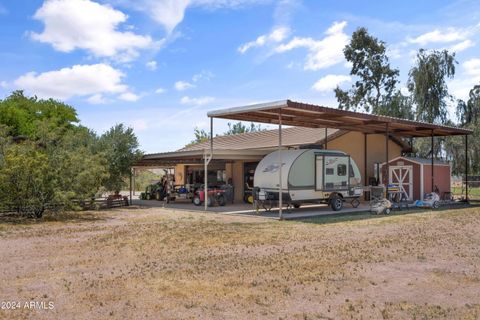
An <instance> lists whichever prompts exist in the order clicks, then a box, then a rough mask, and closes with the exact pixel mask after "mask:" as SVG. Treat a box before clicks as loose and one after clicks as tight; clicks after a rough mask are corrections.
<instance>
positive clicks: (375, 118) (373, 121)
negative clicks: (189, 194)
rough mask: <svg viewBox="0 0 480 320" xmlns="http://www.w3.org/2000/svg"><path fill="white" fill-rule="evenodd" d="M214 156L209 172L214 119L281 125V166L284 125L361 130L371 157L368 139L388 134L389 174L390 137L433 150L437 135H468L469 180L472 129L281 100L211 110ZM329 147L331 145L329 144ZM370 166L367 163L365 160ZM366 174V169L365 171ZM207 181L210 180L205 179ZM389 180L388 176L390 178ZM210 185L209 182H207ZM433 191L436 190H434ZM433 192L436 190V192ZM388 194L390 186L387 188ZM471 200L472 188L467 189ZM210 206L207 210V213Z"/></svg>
mask: <svg viewBox="0 0 480 320" xmlns="http://www.w3.org/2000/svg"><path fill="white" fill-rule="evenodd" d="M208 117H210V129H211V130H210V143H211V147H210V154H209V155H208V156H206V157H205V171H206V169H207V166H208V163H209V161H210V159H212V157H213V155H214V149H213V147H214V146H213V139H212V137H213V118H222V119H230V120H239V121H252V122H260V123H268V124H277V125H278V150H279V151H280V152H279V154H280V159H279V163H281V150H282V125H288V126H299V127H310V128H321V127H325V130H327V128H334V129H343V130H348V131H358V132H362V133H363V134H364V135H365V149H364V156H365V158H366V157H367V156H368V155H367V144H366V141H367V139H366V136H367V135H368V134H384V135H385V159H386V160H385V161H386V163H387V174H388V161H389V157H388V141H389V139H390V137H406V138H413V137H430V138H431V148H432V150H433V143H434V140H433V138H434V137H435V136H454V135H463V136H465V168H466V170H465V179H467V176H468V154H467V150H468V135H469V134H471V133H472V131H471V130H467V129H462V128H456V127H450V126H443V125H437V124H432V123H425V122H419V121H412V120H405V119H400V118H394V117H388V116H379V115H372V114H365V113H359V112H353V111H346V110H339V109H334V108H328V107H323V106H318V105H312V104H306V103H300V102H294V101H290V100H281V101H275V102H269V103H261V104H255V105H249V106H242V107H235V108H229V109H222V110H216V111H210V112H209V113H208ZM325 146H327V143H326V142H325ZM431 161H432V172H431V178H432V186H434V179H435V176H434V172H433V168H434V166H433V163H434V157H433V152H432V158H431ZM365 163H367V161H365ZM364 170H365V171H366V168H364ZM281 179H282V176H281V170H279V218H280V219H282V196H281V194H282V187H281V186H282V181H281ZM205 180H206V179H205ZM387 181H388V177H387ZM205 185H207V181H205ZM432 188H433V187H432ZM432 191H433V190H432ZM387 192H388V185H387ZM466 195H467V197H466V198H467V200H468V185H467V189H466ZM206 209H207V207H205V210H206Z"/></svg>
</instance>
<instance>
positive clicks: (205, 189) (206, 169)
mask: <svg viewBox="0 0 480 320" xmlns="http://www.w3.org/2000/svg"><path fill="white" fill-rule="evenodd" d="M204 157H205V168H204V170H203V175H204V179H205V185H204V187H203V202H204V205H205V211H207V210H208V205H207V199H208V163H209V162H210V160H212V158H213V117H210V156H209V157H207V153H206V152H205V156H204Z"/></svg>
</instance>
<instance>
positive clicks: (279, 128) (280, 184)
mask: <svg viewBox="0 0 480 320" xmlns="http://www.w3.org/2000/svg"><path fill="white" fill-rule="evenodd" d="M278 162H279V169H278V218H279V219H280V220H282V219H283V212H282V206H283V203H282V202H283V199H282V195H283V190H282V109H280V111H279V112H278Z"/></svg>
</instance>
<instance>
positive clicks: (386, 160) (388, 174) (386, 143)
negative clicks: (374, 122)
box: [385, 122, 390, 199]
mask: <svg viewBox="0 0 480 320" xmlns="http://www.w3.org/2000/svg"><path fill="white" fill-rule="evenodd" d="M388 140H389V133H388V122H387V123H385V164H386V169H387V172H386V177H387V180H386V182H385V185H386V186H387V188H386V189H385V196H386V198H387V199H388V182H389V181H390V168H389V163H388Z"/></svg>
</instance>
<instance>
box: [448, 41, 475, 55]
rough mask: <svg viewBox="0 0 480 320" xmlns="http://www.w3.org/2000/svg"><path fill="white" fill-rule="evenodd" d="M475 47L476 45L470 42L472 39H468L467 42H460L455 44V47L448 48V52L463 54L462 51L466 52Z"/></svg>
mask: <svg viewBox="0 0 480 320" xmlns="http://www.w3.org/2000/svg"><path fill="white" fill-rule="evenodd" d="M474 45H475V43H474V42H473V41H472V40H470V39H467V40H464V41H462V42H459V43H457V44H454V45H453V46H451V47H450V48H448V51H449V52H456V53H458V52H461V51H464V50H466V49H468V48H471V47H473V46H474Z"/></svg>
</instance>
